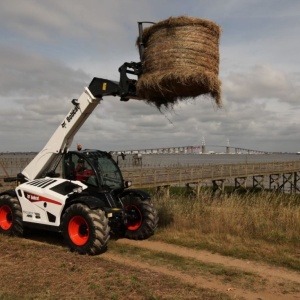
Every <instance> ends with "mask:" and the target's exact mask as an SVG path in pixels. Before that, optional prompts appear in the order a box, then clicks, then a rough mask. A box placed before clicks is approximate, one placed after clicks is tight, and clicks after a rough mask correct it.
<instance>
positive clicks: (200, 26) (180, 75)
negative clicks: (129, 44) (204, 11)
mask: <svg viewBox="0 0 300 300" xmlns="http://www.w3.org/2000/svg"><path fill="white" fill-rule="evenodd" d="M220 33H221V29H220V27H219V26H218V25H217V24H215V23H214V22H211V21H207V20H203V19H198V18H193V17H186V16H182V17H171V18H169V19H167V20H164V21H161V22H158V23H156V24H154V25H153V26H150V27H148V28H145V29H144V31H143V35H142V41H139V39H138V41H137V43H143V44H144V57H143V60H142V65H143V74H141V75H140V77H139V78H138V81H137V85H136V88H137V94H138V96H139V97H142V98H144V99H145V100H146V101H147V102H151V103H154V104H155V105H156V106H157V107H159V108H160V107H161V106H166V107H168V106H170V105H173V104H174V103H176V102H177V101H178V100H183V99H187V98H195V97H197V96H200V95H207V94H208V95H210V96H212V97H213V98H214V99H215V102H216V104H217V105H218V106H221V82H220V80H219V79H218V75H219V38H220Z"/></svg>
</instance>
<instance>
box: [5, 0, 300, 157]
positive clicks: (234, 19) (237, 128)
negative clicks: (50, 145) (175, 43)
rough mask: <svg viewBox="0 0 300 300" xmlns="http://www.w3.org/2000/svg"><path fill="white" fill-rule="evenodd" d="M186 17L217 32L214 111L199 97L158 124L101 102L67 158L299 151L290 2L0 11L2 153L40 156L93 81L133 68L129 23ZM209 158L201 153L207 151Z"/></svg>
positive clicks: (232, 0) (296, 42)
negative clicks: (218, 85) (192, 150)
mask: <svg viewBox="0 0 300 300" xmlns="http://www.w3.org/2000/svg"><path fill="white" fill-rule="evenodd" d="M181 15H186V16H193V17H198V18H204V19H208V20H211V21H214V22H216V23H217V24H218V25H220V26H221V27H222V31H223V32H222V36H221V40H220V80H221V81H222V98H223V108H222V109H218V108H217V107H216V105H215V104H214V103H213V101H212V100H210V99H207V98H203V97H199V98H197V99H196V100H194V101H190V102H181V103H179V104H178V105H177V106H175V107H174V109H173V110H170V111H164V112H162V113H161V112H159V111H158V110H157V109H156V108H155V107H152V106H150V105H148V104H146V103H145V102H143V101H136V100H131V101H129V102H127V103H123V102H120V101H119V99H118V98H114V97H107V98H104V100H103V102H102V103H101V104H100V105H99V106H98V107H97V108H96V110H95V112H94V114H93V115H92V116H91V117H90V118H89V119H88V120H87V122H86V123H85V124H84V125H83V127H82V128H81V130H80V132H79V133H78V134H77V135H76V137H75V138H74V142H73V145H72V146H74V147H75V146H76V143H81V144H83V146H84V147H85V148H98V149H102V150H108V151H109V150H128V149H146V148H157V147H169V146H185V145H201V143H202V139H203V137H204V139H205V143H206V145H207V147H208V146H209V145H226V144H227V141H228V140H229V142H230V145H231V146H237V147H241V148H248V149H257V150H266V151H288V152H296V151H300V126H299V125H300V121H299V112H300V39H299V33H300V1H298V0H285V1H282V0H226V1H224V0H186V1H182V0H151V1H150V0H122V1H121V0H85V1H81V0H72V1H66V0H59V1H58V0H51V1H50V0H25V1H17V0H3V1H1V9H0V36H1V39H0V105H1V109H0V140H1V143H0V152H4V151H39V150H40V149H42V148H43V146H44V145H45V143H46V142H47V141H48V139H49V138H50V136H51V135H52V133H53V132H54V131H55V129H56V128H57V127H58V126H59V125H60V123H61V121H62V120H63V119H64V117H65V115H66V114H67V113H68V112H69V110H70V108H71V103H70V101H71V100H72V99H73V98H78V97H79V96H80V95H81V93H82V92H83V90H84V87H85V86H87V85H88V84H89V82H90V81H91V80H92V78H93V77H102V78H108V79H112V80H118V78H119V73H118V68H119V67H120V66H121V65H122V64H123V63H124V62H130V61H139V54H138V51H137V49H136V47H135V40H136V37H137V35H138V26H137V22H139V21H152V22H159V21H161V20H164V19H167V18H169V17H171V16H172V17H176V16H181ZM208 148H209V147H208Z"/></svg>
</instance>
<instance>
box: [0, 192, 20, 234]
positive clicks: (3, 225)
mask: <svg viewBox="0 0 300 300" xmlns="http://www.w3.org/2000/svg"><path fill="white" fill-rule="evenodd" d="M0 232H1V233H3V234H5V235H10V236H23V233H24V228H23V220H22V209H21V205H20V203H19V200H18V199H17V198H13V197H10V196H8V195H3V196H1V197H0Z"/></svg>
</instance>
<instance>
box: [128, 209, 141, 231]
mask: <svg viewBox="0 0 300 300" xmlns="http://www.w3.org/2000/svg"><path fill="white" fill-rule="evenodd" d="M126 208H127V210H129V211H130V212H131V214H133V215H134V218H133V219H131V220H129V221H128V224H127V229H129V230H132V231H134V230H138V229H139V228H140V227H141V225H142V221H143V217H142V213H141V211H140V209H139V208H138V207H137V206H135V205H129V206H127V207H126Z"/></svg>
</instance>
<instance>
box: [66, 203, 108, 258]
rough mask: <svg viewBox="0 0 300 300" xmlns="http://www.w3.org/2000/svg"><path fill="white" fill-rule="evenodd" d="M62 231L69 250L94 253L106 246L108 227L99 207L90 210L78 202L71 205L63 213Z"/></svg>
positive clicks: (101, 250) (99, 251) (102, 250)
mask: <svg viewBox="0 0 300 300" xmlns="http://www.w3.org/2000/svg"><path fill="white" fill-rule="evenodd" d="M62 231H63V236H64V238H65V240H66V242H67V244H68V245H69V247H70V249H71V251H75V252H78V253H80V254H90V255H96V254H99V253H102V252H104V251H105V250H106V248H107V242H108V240H109V231H110V228H109V226H108V219H107V218H106V216H105V213H104V212H103V211H102V210H101V209H96V210H92V209H90V208H88V207H87V206H86V205H83V204H80V203H78V204H73V205H71V206H70V207H69V208H68V209H67V210H66V212H65V214H64V215H63V220H62Z"/></svg>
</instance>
